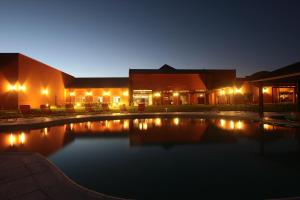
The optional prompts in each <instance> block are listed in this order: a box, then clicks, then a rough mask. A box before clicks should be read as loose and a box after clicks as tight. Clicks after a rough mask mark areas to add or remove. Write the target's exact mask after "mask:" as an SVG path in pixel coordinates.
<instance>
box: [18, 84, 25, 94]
mask: <svg viewBox="0 0 300 200" xmlns="http://www.w3.org/2000/svg"><path fill="white" fill-rule="evenodd" d="M18 89H19V91H23V92H25V91H26V86H25V85H19V88H18Z"/></svg>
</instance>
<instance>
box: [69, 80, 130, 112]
mask: <svg viewBox="0 0 300 200" xmlns="http://www.w3.org/2000/svg"><path fill="white" fill-rule="evenodd" d="M128 87H129V81H128V78H74V79H73V80H72V81H71V82H69V83H68V84H67V85H66V103H68V104H74V105H75V106H83V105H84V104H93V105H101V104H108V105H110V106H120V105H123V104H125V105H128V98H129V97H128V96H129V93H128Z"/></svg>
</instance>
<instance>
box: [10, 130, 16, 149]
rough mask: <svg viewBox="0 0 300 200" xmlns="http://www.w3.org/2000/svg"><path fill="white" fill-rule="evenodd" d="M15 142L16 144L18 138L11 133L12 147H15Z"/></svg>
mask: <svg viewBox="0 0 300 200" xmlns="http://www.w3.org/2000/svg"><path fill="white" fill-rule="evenodd" d="M15 142H16V137H15V136H14V135H13V134H12V133H11V134H10V136H9V143H10V146H14V144H15Z"/></svg>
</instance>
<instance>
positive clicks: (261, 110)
mask: <svg viewBox="0 0 300 200" xmlns="http://www.w3.org/2000/svg"><path fill="white" fill-rule="evenodd" d="M258 114H259V116H260V117H263V116H264V94H263V85H262V84H260V85H259V86H258Z"/></svg>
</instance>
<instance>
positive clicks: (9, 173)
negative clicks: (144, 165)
mask: <svg viewBox="0 0 300 200" xmlns="http://www.w3.org/2000/svg"><path fill="white" fill-rule="evenodd" d="M0 199H1V200H10V199H12V200H21V199H22V200H37V199H38V200H56V199H57V200H62V199H72V200H83V199H86V200H92V199H93V200H121V199H120V198H114V197H111V196H107V195H104V194H100V193H97V192H94V191H91V190H88V189H86V188H83V187H82V186H79V185H77V184H76V183H74V182H73V181H72V180H70V179H69V178H67V177H66V176H65V175H64V174H63V173H62V172H61V171H60V170H59V169H58V168H57V167H55V166H54V165H53V164H52V163H51V162H50V161H48V160H47V159H46V158H44V157H43V156H41V155H39V154H36V153H2V154H0Z"/></svg>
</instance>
